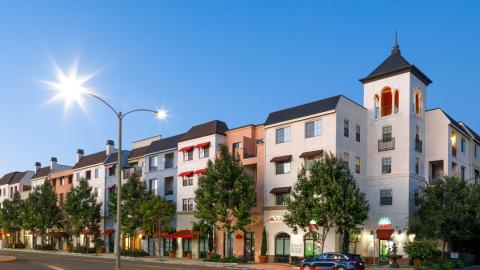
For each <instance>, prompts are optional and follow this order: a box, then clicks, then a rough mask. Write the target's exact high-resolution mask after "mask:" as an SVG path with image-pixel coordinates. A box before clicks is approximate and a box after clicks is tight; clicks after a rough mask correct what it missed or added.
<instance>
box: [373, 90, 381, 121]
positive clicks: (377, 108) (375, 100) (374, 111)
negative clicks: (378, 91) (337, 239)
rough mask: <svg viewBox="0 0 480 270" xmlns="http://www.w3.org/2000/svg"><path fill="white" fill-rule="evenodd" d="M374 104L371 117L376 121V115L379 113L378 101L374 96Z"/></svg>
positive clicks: (376, 96)
mask: <svg viewBox="0 0 480 270" xmlns="http://www.w3.org/2000/svg"><path fill="white" fill-rule="evenodd" d="M374 103H375V108H374V110H373V117H375V119H377V118H378V115H379V113H380V99H379V98H378V95H375V97H374Z"/></svg>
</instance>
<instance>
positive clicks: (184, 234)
mask: <svg viewBox="0 0 480 270" xmlns="http://www.w3.org/2000/svg"><path fill="white" fill-rule="evenodd" d="M197 236H198V233H197V232H194V231H192V230H180V231H177V232H174V233H170V234H166V233H165V234H162V237H163V238H195V237H197Z"/></svg>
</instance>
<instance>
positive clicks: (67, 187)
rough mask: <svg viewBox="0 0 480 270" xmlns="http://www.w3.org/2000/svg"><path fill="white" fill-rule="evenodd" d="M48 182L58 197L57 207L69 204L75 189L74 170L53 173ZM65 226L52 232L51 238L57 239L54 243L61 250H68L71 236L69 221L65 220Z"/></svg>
mask: <svg viewBox="0 0 480 270" xmlns="http://www.w3.org/2000/svg"><path fill="white" fill-rule="evenodd" d="M48 180H49V181H50V182H51V184H52V187H53V190H54V191H55V194H56V195H57V205H58V206H59V207H63V206H64V205H65V203H66V202H67V196H68V193H70V191H71V190H72V187H73V170H72V169H71V168H69V169H65V170H61V171H56V172H51V173H50V174H49V176H48ZM62 223H63V226H62V228H61V229H60V230H58V231H55V232H51V235H50V236H51V237H52V238H54V239H55V241H54V243H55V244H56V248H57V249H59V250H67V244H66V243H67V242H68V239H69V236H70V227H69V223H68V220H66V219H65V220H63V222H62Z"/></svg>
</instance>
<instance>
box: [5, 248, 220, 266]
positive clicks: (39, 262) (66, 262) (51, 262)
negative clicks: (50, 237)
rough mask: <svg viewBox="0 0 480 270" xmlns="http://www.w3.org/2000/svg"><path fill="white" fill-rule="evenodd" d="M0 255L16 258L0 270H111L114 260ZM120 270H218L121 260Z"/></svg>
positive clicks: (52, 255) (13, 254)
mask: <svg viewBox="0 0 480 270" xmlns="http://www.w3.org/2000/svg"><path fill="white" fill-rule="evenodd" d="M0 255H9V256H15V257H17V260H16V261H14V262H0V269H1V270H104V269H105V270H113V269H114V266H115V260H113V259H110V258H108V259H107V258H95V257H83V256H65V255H55V254H42V253H28V252H9V251H0ZM121 267H122V270H123V269H125V270H152V269H159V270H164V269H169V270H170V269H172V270H176V269H179V270H180V269H198V270H204V269H219V268H211V267H204V266H197V265H195V266H193V265H174V264H162V263H155V262H134V261H128V260H123V261H122V265H121Z"/></svg>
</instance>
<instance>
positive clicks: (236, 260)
mask: <svg viewBox="0 0 480 270" xmlns="http://www.w3.org/2000/svg"><path fill="white" fill-rule="evenodd" d="M240 261H241V259H239V258H237V257H234V256H230V257H225V258H222V259H221V260H220V262H222V263H239V262H240Z"/></svg>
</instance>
